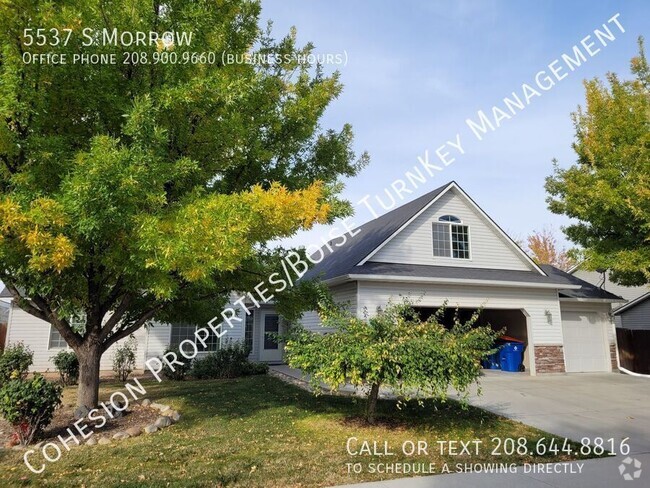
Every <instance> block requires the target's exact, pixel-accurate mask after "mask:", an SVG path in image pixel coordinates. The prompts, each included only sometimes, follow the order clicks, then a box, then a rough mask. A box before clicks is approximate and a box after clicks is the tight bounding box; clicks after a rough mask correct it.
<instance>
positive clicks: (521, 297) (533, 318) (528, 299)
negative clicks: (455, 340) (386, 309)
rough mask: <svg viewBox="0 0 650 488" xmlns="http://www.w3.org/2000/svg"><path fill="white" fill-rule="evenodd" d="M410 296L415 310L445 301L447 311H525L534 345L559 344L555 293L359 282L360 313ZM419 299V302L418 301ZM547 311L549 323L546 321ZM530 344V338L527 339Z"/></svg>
mask: <svg viewBox="0 0 650 488" xmlns="http://www.w3.org/2000/svg"><path fill="white" fill-rule="evenodd" d="M400 296H410V297H412V298H414V299H419V301H418V306H421V307H439V306H440V305H442V304H443V302H444V301H445V300H448V305H447V306H448V307H454V308H455V307H468V308H479V307H481V306H482V307H484V308H486V309H488V308H494V309H516V310H524V311H525V312H526V313H527V314H528V316H529V317H530V318H529V321H530V324H531V328H532V341H533V343H534V344H561V343H562V325H561V316H560V305H559V301H558V299H557V292H556V291H555V290H544V289H542V290H540V289H527V288H523V287H522V288H505V287H502V288H500V287H497V286H490V287H488V286H459V285H435V284H427V283H374V282H359V305H358V306H359V309H360V310H363V309H364V308H365V309H367V310H368V312H369V313H371V314H372V313H375V311H376V310H377V307H379V306H382V307H383V306H385V305H386V303H387V302H388V300H389V299H391V298H392V299H393V300H396V299H399V297H400ZM420 297H421V298H420ZM547 311H548V313H549V314H550V317H551V323H549V322H548V319H547ZM528 339H529V341H530V340H531V337H529V338H528Z"/></svg>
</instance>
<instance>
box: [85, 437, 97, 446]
mask: <svg viewBox="0 0 650 488" xmlns="http://www.w3.org/2000/svg"><path fill="white" fill-rule="evenodd" d="M96 444H97V439H95V438H94V437H91V438H90V439H88V440H87V441H86V445H87V446H94V445H96Z"/></svg>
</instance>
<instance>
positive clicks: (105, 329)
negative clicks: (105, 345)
mask: <svg viewBox="0 0 650 488" xmlns="http://www.w3.org/2000/svg"><path fill="white" fill-rule="evenodd" d="M132 301H133V295H131V294H126V295H124V298H122V301H121V302H120V305H119V306H118V307H117V309H115V311H114V312H113V314H112V315H111V316H110V317H109V318H108V320H107V321H106V323H105V324H104V325H103V326H102V330H101V332H100V333H99V340H100V341H101V342H103V341H104V340H105V339H106V338H107V337H108V336H109V335H110V334H111V332H112V331H113V328H114V327H115V326H116V325H117V323H118V322H119V321H120V319H121V318H122V317H123V316H124V314H125V313H126V311H127V310H128V309H129V306H131V302H132Z"/></svg>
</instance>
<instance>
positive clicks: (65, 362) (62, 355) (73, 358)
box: [51, 350, 79, 386]
mask: <svg viewBox="0 0 650 488" xmlns="http://www.w3.org/2000/svg"><path fill="white" fill-rule="evenodd" d="M51 359H52V361H53V362H54V366H55V367H56V370H57V371H58V372H59V376H60V377H61V384H62V385H63V386H68V385H74V384H76V383H77V380H78V379H79V360H78V359H77V355H76V354H75V353H74V351H65V350H63V351H59V352H58V353H57V354H56V355H55V356H54V357H53V358H51Z"/></svg>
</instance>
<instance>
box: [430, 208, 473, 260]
mask: <svg viewBox="0 0 650 488" xmlns="http://www.w3.org/2000/svg"><path fill="white" fill-rule="evenodd" d="M433 255H434V256H437V257H444V258H455V259H469V257H470V256H469V227H468V226H466V225H463V222H462V221H461V220H460V219H459V218H458V217H454V216H453V215H443V216H442V217H440V218H439V219H438V222H434V223H433Z"/></svg>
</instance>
